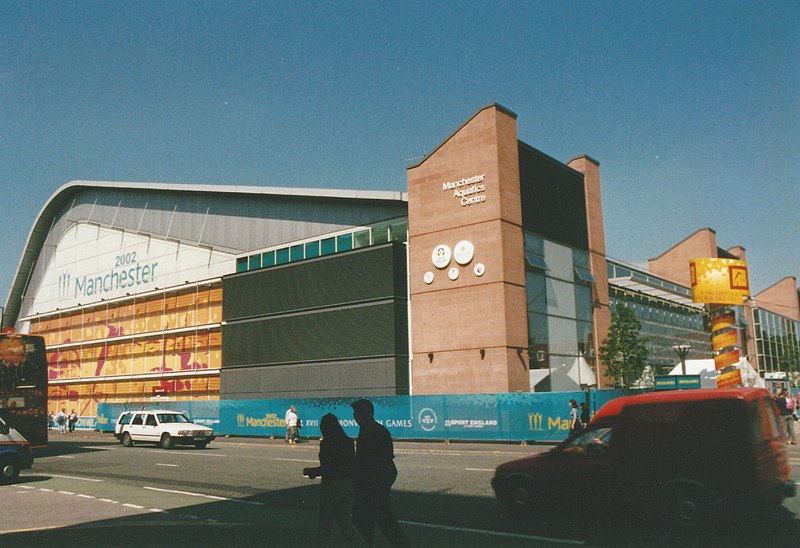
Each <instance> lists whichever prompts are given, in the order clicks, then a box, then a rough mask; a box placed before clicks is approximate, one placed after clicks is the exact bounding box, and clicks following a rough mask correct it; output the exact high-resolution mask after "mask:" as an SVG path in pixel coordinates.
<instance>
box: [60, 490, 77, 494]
mask: <svg viewBox="0 0 800 548" xmlns="http://www.w3.org/2000/svg"><path fill="white" fill-rule="evenodd" d="M59 493H61V494H62V495H74V494H75V493H73V492H72V491H59Z"/></svg>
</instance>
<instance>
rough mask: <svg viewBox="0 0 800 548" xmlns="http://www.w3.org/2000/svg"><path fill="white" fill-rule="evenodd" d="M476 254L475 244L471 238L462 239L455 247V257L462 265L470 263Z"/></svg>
mask: <svg viewBox="0 0 800 548" xmlns="http://www.w3.org/2000/svg"><path fill="white" fill-rule="evenodd" d="M474 255H475V246H474V245H472V242H470V241H469V240H461V241H460V242H458V243H457V244H456V246H455V247H454V248H453V258H454V259H455V260H456V262H457V263H458V264H460V265H462V266H463V265H465V264H467V263H469V262H470V261H471V260H472V257H473V256H474Z"/></svg>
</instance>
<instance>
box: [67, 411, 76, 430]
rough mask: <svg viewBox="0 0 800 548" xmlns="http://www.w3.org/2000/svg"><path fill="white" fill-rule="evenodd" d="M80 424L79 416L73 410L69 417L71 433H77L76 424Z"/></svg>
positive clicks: (68, 423) (68, 422)
mask: <svg viewBox="0 0 800 548" xmlns="http://www.w3.org/2000/svg"><path fill="white" fill-rule="evenodd" d="M76 422H78V414H77V413H76V412H75V410H74V409H73V410H72V411H71V412H70V414H69V416H68V417H67V425H68V427H69V431H70V433H72V432H74V431H75V423H76Z"/></svg>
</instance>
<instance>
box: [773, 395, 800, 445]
mask: <svg viewBox="0 0 800 548" xmlns="http://www.w3.org/2000/svg"><path fill="white" fill-rule="evenodd" d="M774 401H775V405H776V407H777V408H778V413H780V422H781V429H782V430H783V435H784V438H785V439H786V443H791V444H792V445H797V434H796V433H795V430H794V401H793V400H792V398H787V397H786V396H785V395H784V393H783V388H777V389H776V390H775V400H774Z"/></svg>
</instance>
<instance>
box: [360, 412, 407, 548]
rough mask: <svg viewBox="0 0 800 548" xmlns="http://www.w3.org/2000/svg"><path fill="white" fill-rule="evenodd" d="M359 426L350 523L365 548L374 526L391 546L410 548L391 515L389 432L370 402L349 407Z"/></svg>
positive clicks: (370, 542)
mask: <svg viewBox="0 0 800 548" xmlns="http://www.w3.org/2000/svg"><path fill="white" fill-rule="evenodd" d="M352 408H353V418H354V419H355V420H356V422H357V423H358V426H359V432H358V439H357V441H356V458H355V461H354V463H353V495H354V501H353V523H355V525H356V527H357V528H358V530H359V531H360V532H361V536H362V537H364V540H365V541H366V543H367V545H369V546H372V545H373V543H374V542H375V525H376V524H377V525H378V527H379V528H380V530H381V532H382V533H383V535H384V536H385V537H386V539H387V540H388V541H389V543H390V544H391V545H392V546H410V545H411V543H410V541H409V540H408V537H407V536H406V535H405V533H403V530H402V529H401V528H400V524H399V523H398V522H397V518H396V517H395V515H394V512H393V511H392V498H391V491H392V484H394V481H395V479H397V467H396V466H395V464H394V447H393V444H392V436H391V434H389V431H388V430H387V429H386V428H385V427H384V426H383V425H382V424H379V423H378V422H377V421H376V420H375V408H374V406H373V405H372V402H371V401H369V400H358V401H356V402H354V403H353V404H352Z"/></svg>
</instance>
